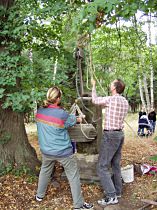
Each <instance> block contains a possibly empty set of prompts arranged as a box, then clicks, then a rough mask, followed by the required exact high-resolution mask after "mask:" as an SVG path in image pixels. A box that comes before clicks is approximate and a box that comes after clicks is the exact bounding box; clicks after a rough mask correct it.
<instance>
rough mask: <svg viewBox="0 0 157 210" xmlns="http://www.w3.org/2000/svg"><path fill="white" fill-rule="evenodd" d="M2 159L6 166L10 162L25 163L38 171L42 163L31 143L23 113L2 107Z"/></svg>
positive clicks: (0, 115)
mask: <svg viewBox="0 0 157 210" xmlns="http://www.w3.org/2000/svg"><path fill="white" fill-rule="evenodd" d="M0 161H1V162H0V164H1V165H2V166H4V167H6V166H7V165H8V164H11V165H16V166H17V167H20V166H23V165H25V166H27V167H29V168H30V169H31V170H33V171H36V169H37V166H39V164H40V161H39V160H38V158H37V155H36V152H35V149H34V148H33V147H32V146H31V145H30V144H29V141H28V138H27V134H26V130H25V126H24V116H23V114H21V113H16V112H13V111H12V110H11V109H6V110H4V109H2V108H1V107H0Z"/></svg>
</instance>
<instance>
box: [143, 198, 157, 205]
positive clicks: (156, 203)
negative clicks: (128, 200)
mask: <svg viewBox="0 0 157 210" xmlns="http://www.w3.org/2000/svg"><path fill="white" fill-rule="evenodd" d="M141 201H142V202H144V203H148V204H150V205H155V206H157V202H156V201H152V200H148V199H142V200H141Z"/></svg>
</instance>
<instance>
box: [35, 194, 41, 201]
mask: <svg viewBox="0 0 157 210" xmlns="http://www.w3.org/2000/svg"><path fill="white" fill-rule="evenodd" d="M35 200H36V201H39V202H41V201H42V200H43V198H39V197H38V196H37V195H36V196H35Z"/></svg>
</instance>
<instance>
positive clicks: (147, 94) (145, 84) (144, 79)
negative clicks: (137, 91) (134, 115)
mask: <svg viewBox="0 0 157 210" xmlns="http://www.w3.org/2000/svg"><path fill="white" fill-rule="evenodd" d="M143 84H144V92H145V96H146V103H147V112H149V111H150V98H149V92H148V84H147V78H146V75H144V74H143Z"/></svg>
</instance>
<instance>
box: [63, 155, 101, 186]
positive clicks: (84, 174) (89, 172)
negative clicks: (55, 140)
mask: <svg viewBox="0 0 157 210" xmlns="http://www.w3.org/2000/svg"><path fill="white" fill-rule="evenodd" d="M75 155H76V157H77V162H78V167H79V169H80V179H81V183H97V184H99V177H98V175H97V173H96V166H97V162H98V154H96V155H87V154H79V153H76V154H75ZM65 176H66V175H65V173H64V172H63V174H62V178H65Z"/></svg>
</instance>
